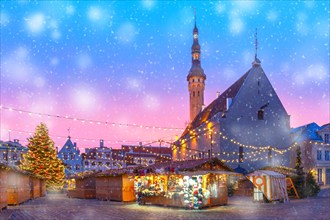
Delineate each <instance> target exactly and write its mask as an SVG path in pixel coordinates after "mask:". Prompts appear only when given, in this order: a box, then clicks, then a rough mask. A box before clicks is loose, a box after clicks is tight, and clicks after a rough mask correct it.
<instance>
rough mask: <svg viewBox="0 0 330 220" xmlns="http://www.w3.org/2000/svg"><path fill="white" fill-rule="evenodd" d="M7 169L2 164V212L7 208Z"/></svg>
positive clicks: (0, 173) (0, 165)
mask: <svg viewBox="0 0 330 220" xmlns="http://www.w3.org/2000/svg"><path fill="white" fill-rule="evenodd" d="M7 171H8V170H7V167H6V166H5V165H4V164H1V163H0V212H1V210H2V209H4V208H6V207H7Z"/></svg>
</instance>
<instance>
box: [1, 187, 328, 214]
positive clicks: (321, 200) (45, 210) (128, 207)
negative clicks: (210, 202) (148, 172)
mask: <svg viewBox="0 0 330 220" xmlns="http://www.w3.org/2000/svg"><path fill="white" fill-rule="evenodd" d="M329 191H330V188H326V189H323V190H322V191H321V192H320V193H319V196H318V197H315V198H308V199H302V200H296V199H295V200H291V201H290V202H288V203H253V202H252V199H251V198H248V197H238V196H234V197H231V198H229V201H228V205H226V206H219V207H211V208H208V209H203V210H185V209H177V208H169V207H160V206H147V205H145V206H139V205H137V204H136V203H122V202H112V201H99V200H96V199H91V200H86V199H72V198H67V197H66V196H65V195H64V194H48V195H47V196H46V197H43V198H38V199H35V200H30V201H28V202H25V203H23V204H21V205H19V206H9V207H8V208H7V209H5V210H3V211H2V212H1V214H0V219H1V220H2V219H4V220H5V219H11V220H32V219H74V220H75V219H76V220H78V219H79V220H80V219H93V220H95V219H151V220H152V219H157V220H160V219H251V220H252V219H300V220H301V219H324V220H326V219H330V216H329V207H330V206H329V205H330V193H329Z"/></svg>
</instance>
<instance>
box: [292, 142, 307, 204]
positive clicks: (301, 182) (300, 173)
mask: <svg viewBox="0 0 330 220" xmlns="http://www.w3.org/2000/svg"><path fill="white" fill-rule="evenodd" d="M296 153H297V157H296V166H295V169H296V173H297V175H296V176H295V177H294V178H293V182H294V185H295V187H296V189H297V191H298V194H299V196H300V198H304V197H305V174H304V170H303V167H302V161H301V150H300V147H298V148H297V151H296Z"/></svg>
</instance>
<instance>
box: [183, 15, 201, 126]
mask: <svg viewBox="0 0 330 220" xmlns="http://www.w3.org/2000/svg"><path fill="white" fill-rule="evenodd" d="M194 18H195V25H194V29H193V44H192V46H191V68H190V70H189V74H188V76H187V81H188V90H189V96H190V122H192V121H193V120H194V118H195V117H196V115H198V113H199V112H200V111H202V110H203V109H202V107H203V105H204V88H205V80H206V75H205V74H204V70H203V68H202V66H201V60H200V55H201V46H200V45H199V42H198V28H197V22H196V10H195V11H194Z"/></svg>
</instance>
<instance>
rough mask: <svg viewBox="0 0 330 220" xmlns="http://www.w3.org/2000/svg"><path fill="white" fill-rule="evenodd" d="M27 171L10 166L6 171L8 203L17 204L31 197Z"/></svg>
mask: <svg viewBox="0 0 330 220" xmlns="http://www.w3.org/2000/svg"><path fill="white" fill-rule="evenodd" d="M30 191H31V187H30V176H29V173H27V172H24V171H20V170H18V169H14V168H10V169H9V170H8V172H7V196H8V198H7V199H8V200H7V202H8V205H19V204H21V203H23V202H25V201H27V200H29V199H31V192H30Z"/></svg>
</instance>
